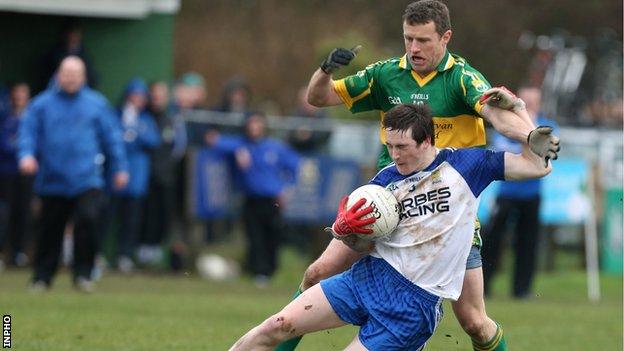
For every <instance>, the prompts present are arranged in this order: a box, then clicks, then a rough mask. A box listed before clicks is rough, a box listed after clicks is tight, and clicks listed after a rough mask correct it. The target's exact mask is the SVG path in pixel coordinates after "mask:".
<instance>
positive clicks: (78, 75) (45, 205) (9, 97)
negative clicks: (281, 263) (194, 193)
mask: <svg viewBox="0 0 624 351" xmlns="http://www.w3.org/2000/svg"><path fill="white" fill-rule="evenodd" d="M63 33H64V34H63V36H62V38H61V39H60V41H59V44H58V45H56V46H55V47H54V48H53V49H52V50H51V51H50V52H49V54H48V55H46V57H45V63H46V67H49V69H47V70H46V72H47V73H46V74H49V76H48V77H47V78H45V79H44V80H43V81H45V83H42V82H15V83H13V84H11V85H10V86H8V87H7V89H4V90H5V91H6V93H5V94H0V271H2V270H3V269H5V267H6V266H11V267H27V266H31V267H32V268H33V276H32V280H31V282H30V287H31V289H32V290H34V291H44V290H47V289H49V288H50V287H51V286H52V283H53V279H54V276H55V273H56V272H57V270H58V268H59V266H60V265H61V263H62V262H63V261H69V262H66V263H69V264H70V267H71V272H72V277H73V282H74V286H75V287H76V288H77V289H79V290H82V291H92V290H93V288H94V281H95V280H97V279H99V277H101V275H102V273H103V272H104V271H105V270H106V269H115V270H118V271H119V272H122V273H130V272H133V271H135V270H136V269H138V268H153V267H158V268H163V267H166V268H170V269H173V270H181V269H183V268H185V267H184V266H185V264H186V265H189V266H190V262H187V261H185V258H184V254H185V253H186V252H187V251H188V245H189V244H190V243H189V240H188V238H189V235H188V233H186V232H187V231H189V224H188V223H187V220H186V218H187V217H186V215H187V214H186V213H185V211H186V205H185V204H186V203H187V199H185V194H186V189H185V186H186V183H187V182H186V178H187V174H186V172H187V170H186V167H185V161H186V158H187V157H188V151H189V147H190V146H191V144H197V143H196V142H195V141H197V140H199V143H202V144H203V145H193V146H199V147H205V148H214V149H215V150H218V152H223V153H224V154H227V157H230V158H231V160H232V165H235V167H233V171H234V172H236V173H237V174H236V175H235V178H236V179H239V180H240V182H237V183H236V186H237V187H239V189H238V190H240V192H241V194H243V195H244V197H245V201H244V204H243V206H242V208H241V211H242V218H241V222H242V223H243V227H244V232H245V234H246V236H245V237H246V239H247V249H246V251H245V252H246V262H245V267H246V268H247V272H248V273H250V274H251V275H252V276H253V277H254V278H255V279H256V281H257V282H258V283H259V284H263V283H265V282H266V281H268V280H269V279H270V277H271V276H272V274H273V273H274V272H275V270H276V269H277V250H278V248H279V246H280V242H281V240H282V238H283V233H282V232H281V231H282V225H281V220H280V219H281V213H280V212H281V210H282V207H280V206H281V205H283V190H284V188H285V186H286V185H287V184H288V183H292V182H293V181H294V180H295V179H296V177H297V168H298V163H299V154H300V153H309V152H314V151H315V150H317V149H320V148H322V147H323V145H324V144H325V143H326V142H327V140H328V134H327V133H321V134H318V133H316V132H314V131H312V130H311V129H310V128H309V127H308V126H306V125H302V126H301V127H300V128H299V129H298V130H295V131H293V132H292V133H290V134H289V135H288V136H287V138H286V140H285V141H284V142H282V141H280V140H277V139H272V138H270V137H269V136H268V133H267V120H266V117H265V115H264V113H263V112H262V111H256V110H253V108H252V88H251V86H250V85H249V84H248V83H247V81H246V80H245V79H244V78H243V77H241V76H235V77H233V78H232V79H230V80H229V81H227V82H226V83H225V84H224V87H223V89H222V93H221V97H220V99H219V101H218V102H217V103H216V104H215V105H214V106H210V105H209V104H208V103H207V98H206V97H207V94H206V82H205V80H204V78H203V77H202V76H201V75H200V74H198V73H196V72H188V73H185V74H182V75H181V76H180V77H178V78H177V79H176V80H175V81H174V82H173V84H170V83H169V82H167V81H165V80H155V81H152V82H149V83H148V82H146V81H145V80H144V79H143V78H141V77H131V78H130V77H129V79H128V81H127V84H126V86H125V88H123V97H122V99H121V101H120V102H119V103H118V104H116V106H114V105H113V104H111V103H110V102H109V101H108V100H107V99H106V98H105V97H104V96H103V95H102V94H100V93H99V92H98V91H97V74H96V72H95V70H94V69H93V67H92V65H91V61H90V60H89V58H88V55H87V53H86V52H85V50H84V47H83V45H82V35H81V31H80V28H77V27H68V28H67V30H66V31H64V32H63ZM48 71H49V72H48ZM1 90H2V89H0V91H1ZM31 92H36V94H33V95H34V96H33V97H32V98H31ZM297 104H298V106H297V108H296V110H294V111H293V115H299V116H300V117H307V118H324V117H325V114H324V112H323V111H321V110H318V109H316V108H314V107H312V106H310V105H309V104H307V102H306V101H305V88H302V90H301V91H300V92H299V94H298V101H297ZM192 110H210V111H216V112H220V113H232V114H236V115H238V116H242V117H243V118H242V121H243V125H242V126H241V127H240V128H238V129H236V130H235V132H234V133H231V132H232V131H231V129H230V130H228V133H223V134H222V131H221V130H220V128H219V127H218V126H214V125H207V126H202V128H192V127H190V126H189V124H187V122H186V121H185V113H186V112H187V111H192ZM197 133H199V134H200V137H199V138H197V139H195V140H193V137H194V136H196V135H197ZM286 174H287V176H285V177H284V176H283V175H286ZM225 222H226V223H224V224H223V223H221V224H220V225H219V231H220V233H219V234H218V235H217V234H215V223H213V221H210V220H208V221H205V223H204V225H205V227H206V235H205V238H204V240H205V241H206V242H208V243H210V242H213V241H214V240H215V238H216V237H225V236H227V235H230V234H231V232H232V230H233V228H234V225H233V223H232V222H233V221H232V219H226V220H225ZM68 248H69V249H68ZM62 251H66V252H62ZM62 258H65V260H62Z"/></svg>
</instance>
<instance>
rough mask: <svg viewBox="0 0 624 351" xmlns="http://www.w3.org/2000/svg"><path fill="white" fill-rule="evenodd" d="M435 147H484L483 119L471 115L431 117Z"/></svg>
mask: <svg viewBox="0 0 624 351" xmlns="http://www.w3.org/2000/svg"><path fill="white" fill-rule="evenodd" d="M433 123H434V130H435V133H436V139H435V145H436V146H437V147H456V148H465V147H473V146H481V145H485V126H484V125H483V119H482V118H478V117H476V116H472V115H459V116H454V117H433Z"/></svg>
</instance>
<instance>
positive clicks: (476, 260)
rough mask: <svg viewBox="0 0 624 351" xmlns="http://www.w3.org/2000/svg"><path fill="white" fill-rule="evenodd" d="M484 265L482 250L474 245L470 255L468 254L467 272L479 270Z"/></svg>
mask: <svg viewBox="0 0 624 351" xmlns="http://www.w3.org/2000/svg"><path fill="white" fill-rule="evenodd" d="M482 265H483V263H482V262H481V248H480V247H479V246H477V245H472V246H471V247H470V253H469V254H468V260H467V261H466V270H468V269H475V268H479V267H481V266H482Z"/></svg>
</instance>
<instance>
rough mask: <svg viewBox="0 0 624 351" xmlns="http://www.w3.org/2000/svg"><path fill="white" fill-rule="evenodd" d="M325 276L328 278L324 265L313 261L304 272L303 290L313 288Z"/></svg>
mask: <svg viewBox="0 0 624 351" xmlns="http://www.w3.org/2000/svg"><path fill="white" fill-rule="evenodd" d="M325 278H327V274H326V272H325V271H324V270H323V269H322V265H319V264H316V262H315V263H313V264H312V265H310V267H308V269H306V271H305V273H304V274H303V283H302V287H303V290H307V289H309V288H311V287H312V286H314V285H315V284H318V283H319V282H320V281H321V280H323V279H325Z"/></svg>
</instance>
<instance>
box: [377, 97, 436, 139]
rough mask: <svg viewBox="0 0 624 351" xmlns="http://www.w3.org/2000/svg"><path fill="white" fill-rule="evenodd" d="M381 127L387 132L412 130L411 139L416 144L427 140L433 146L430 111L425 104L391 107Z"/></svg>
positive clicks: (433, 134) (433, 137)
mask: <svg viewBox="0 0 624 351" xmlns="http://www.w3.org/2000/svg"><path fill="white" fill-rule="evenodd" d="M381 126H382V127H383V128H384V129H388V130H398V131H407V130H408V129H410V128H412V139H414V140H415V141H416V143H417V144H420V143H422V142H423V141H425V140H426V139H427V138H429V140H430V141H431V146H435V132H434V129H433V118H432V116H431V109H430V108H429V106H428V105H426V104H406V105H397V106H395V107H393V108H392V109H391V110H390V111H388V113H386V115H385V116H384V118H383V121H382V122H381Z"/></svg>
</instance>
